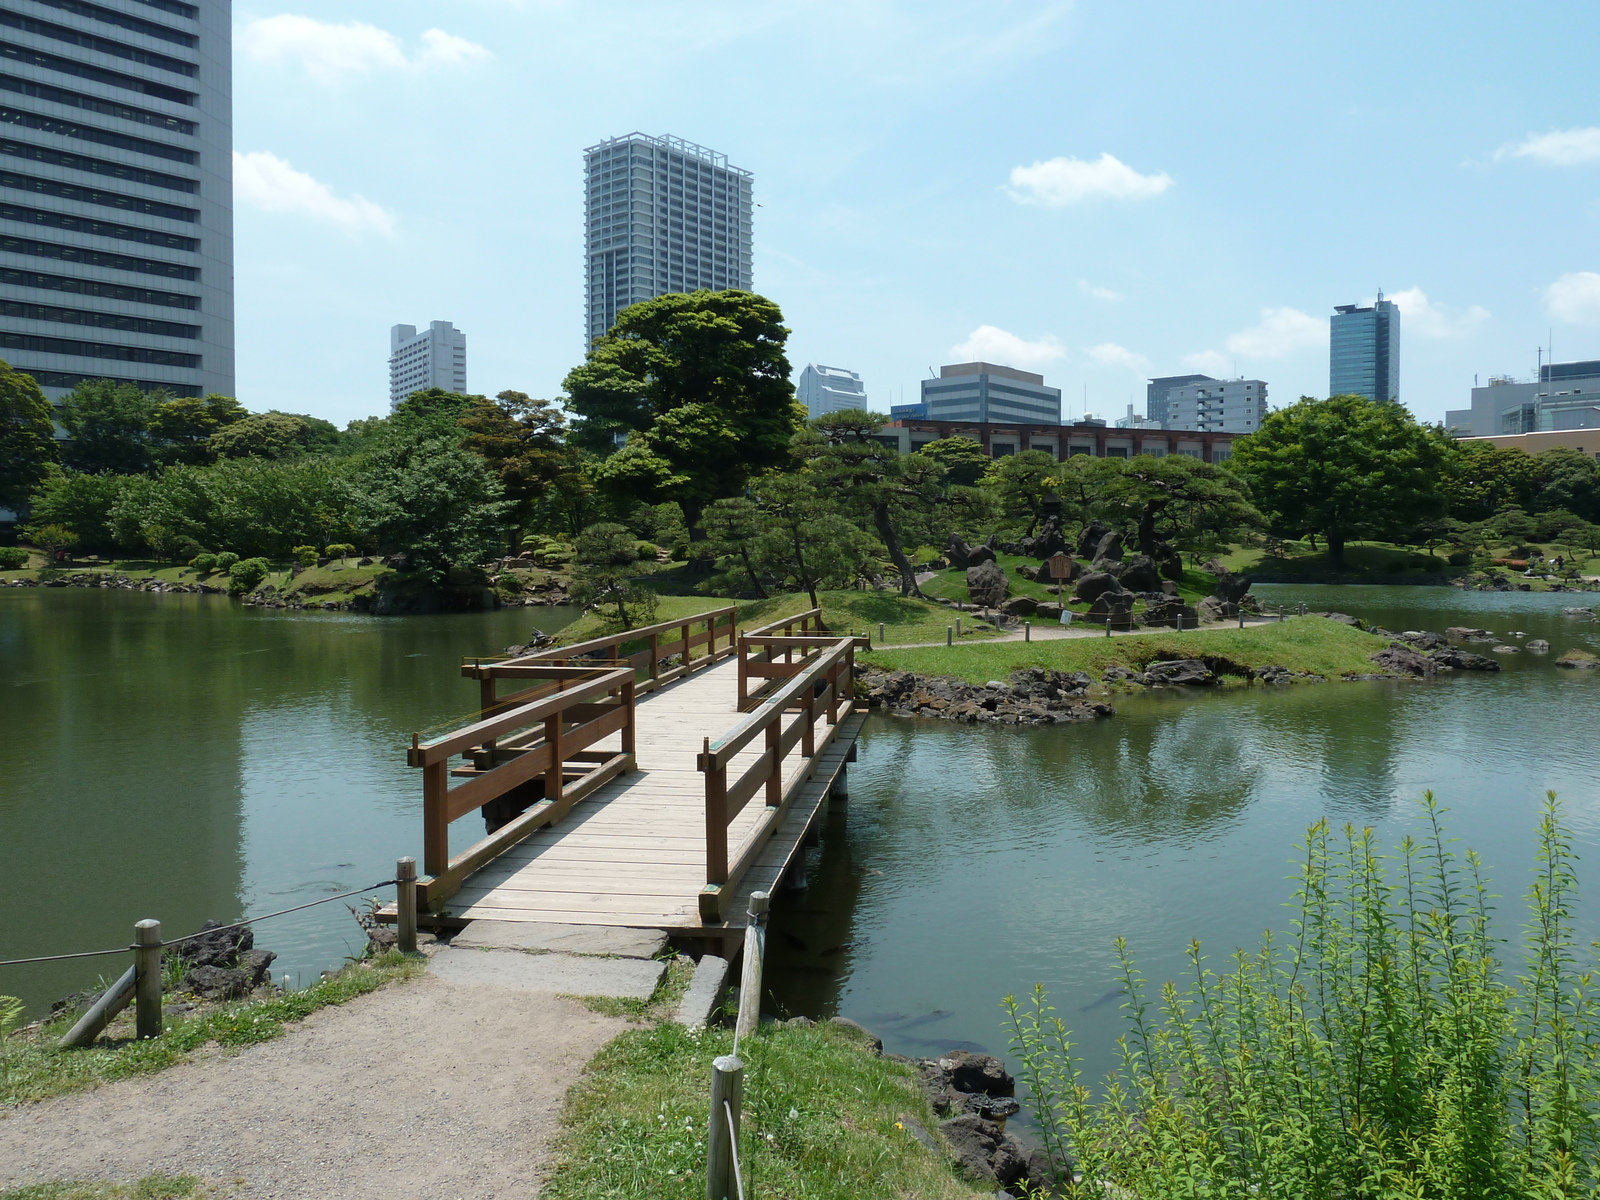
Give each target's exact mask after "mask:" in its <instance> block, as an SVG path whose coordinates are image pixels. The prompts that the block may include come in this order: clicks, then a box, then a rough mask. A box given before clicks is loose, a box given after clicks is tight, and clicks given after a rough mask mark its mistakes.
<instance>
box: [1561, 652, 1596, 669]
mask: <svg viewBox="0 0 1600 1200" xmlns="http://www.w3.org/2000/svg"><path fill="white" fill-rule="evenodd" d="M1556 666H1558V667H1565V668H1566V669H1567V670H1569V671H1592V670H1594V669H1595V668H1596V667H1600V658H1596V657H1595V656H1594V655H1592V654H1590V653H1589V652H1588V651H1587V650H1568V651H1567V652H1566V653H1565V654H1563V655H1562V656H1561V657H1560V658H1558V659H1556Z"/></svg>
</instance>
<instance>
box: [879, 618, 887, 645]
mask: <svg viewBox="0 0 1600 1200" xmlns="http://www.w3.org/2000/svg"><path fill="white" fill-rule="evenodd" d="M887 640H888V639H887V638H885V637H884V636H883V622H882V621H879V622H878V645H880V646H881V645H883V643H884V642H886V641H887Z"/></svg>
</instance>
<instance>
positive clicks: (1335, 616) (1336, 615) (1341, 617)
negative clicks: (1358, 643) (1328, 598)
mask: <svg viewBox="0 0 1600 1200" xmlns="http://www.w3.org/2000/svg"><path fill="white" fill-rule="evenodd" d="M1311 615H1312V616H1313V617H1326V618H1327V619H1328V620H1330V621H1337V622H1339V624H1341V625H1352V626H1354V627H1355V628H1357V629H1365V628H1366V627H1367V626H1366V622H1364V621H1363V620H1362V619H1361V618H1360V617H1352V616H1351V615H1350V614H1349V613H1342V612H1319V613H1312V614H1311Z"/></svg>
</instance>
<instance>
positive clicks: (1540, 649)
mask: <svg viewBox="0 0 1600 1200" xmlns="http://www.w3.org/2000/svg"><path fill="white" fill-rule="evenodd" d="M1523 649H1524V650H1530V651H1532V652H1533V653H1534V654H1543V653H1544V652H1545V651H1547V650H1549V649H1550V643H1549V642H1547V641H1545V640H1544V639H1543V638H1534V639H1533V641H1531V642H1529V643H1528V644H1527V645H1526V646H1524V647H1523Z"/></svg>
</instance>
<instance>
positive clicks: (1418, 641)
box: [1395, 629, 1450, 650]
mask: <svg viewBox="0 0 1600 1200" xmlns="http://www.w3.org/2000/svg"><path fill="white" fill-rule="evenodd" d="M1395 637H1397V638H1399V639H1400V640H1401V641H1402V642H1404V643H1405V644H1406V645H1408V646H1414V647H1415V648H1416V649H1418V650H1437V649H1438V648H1439V647H1440V646H1448V645H1449V644H1450V643H1449V641H1448V640H1447V639H1446V638H1445V636H1444V634H1442V633H1434V632H1433V631H1432V630H1431V629H1421V630H1418V629H1408V630H1406V631H1405V632H1404V633H1397V634H1395Z"/></svg>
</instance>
